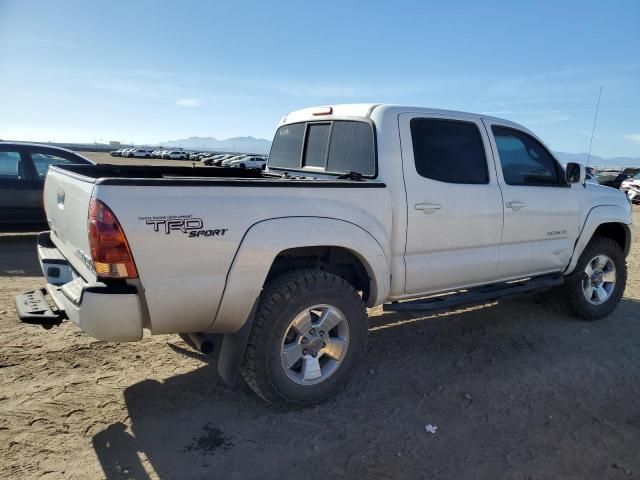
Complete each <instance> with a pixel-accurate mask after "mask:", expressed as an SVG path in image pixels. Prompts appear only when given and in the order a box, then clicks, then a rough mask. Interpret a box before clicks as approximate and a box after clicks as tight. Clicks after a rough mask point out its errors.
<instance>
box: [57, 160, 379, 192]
mask: <svg viewBox="0 0 640 480" xmlns="http://www.w3.org/2000/svg"><path fill="white" fill-rule="evenodd" d="M52 169H58V170H62V171H64V172H65V173H66V174H67V175H71V176H75V177H78V178H79V179H81V180H84V181H90V182H91V183H96V184H98V185H140V186H144V185H166V186H188V185H194V186H195V185H201V186H202V185H203V184H205V185H207V184H213V185H230V184H232V185H233V186H249V187H255V186H273V187H289V186H291V187H293V186H309V185H312V186H316V187H332V188H340V187H343V188H344V187H356V188H363V187H364V188H384V187H385V185H384V183H381V182H378V181H372V180H367V181H362V180H353V179H348V178H346V179H337V178H336V177H335V176H333V175H332V176H329V175H314V176H302V175H289V174H281V173H272V172H264V171H262V170H249V169H244V168H221V167H207V168H198V167H188V166H156V165H114V164H94V165H56V166H54V167H52Z"/></svg>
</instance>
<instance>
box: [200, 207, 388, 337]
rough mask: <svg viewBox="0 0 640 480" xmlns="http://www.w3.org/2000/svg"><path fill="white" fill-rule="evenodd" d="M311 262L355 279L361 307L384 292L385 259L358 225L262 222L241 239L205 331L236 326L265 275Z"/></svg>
mask: <svg viewBox="0 0 640 480" xmlns="http://www.w3.org/2000/svg"><path fill="white" fill-rule="evenodd" d="M312 265H313V266H316V267H317V268H319V269H325V270H327V271H330V272H332V273H335V274H337V275H339V276H344V277H345V278H346V279H347V280H349V279H351V280H352V281H355V282H358V285H354V287H356V288H360V289H361V290H362V291H363V295H366V299H365V302H366V305H367V306H374V305H377V304H380V303H382V302H383V301H384V299H386V298H387V296H388V295H389V289H390V279H391V277H390V267H389V261H388V258H387V256H386V255H385V253H384V249H383V247H382V246H381V245H380V243H379V242H378V241H377V240H376V239H375V238H374V237H373V236H372V235H371V234H370V233H369V232H368V231H366V230H365V229H363V228H362V227H360V226H358V225H356V224H354V223H351V222H348V221H345V220H341V219H335V218H327V217H285V218H275V219H269V220H263V221H261V222H258V223H256V224H254V225H253V226H252V227H251V228H250V229H249V230H248V231H247V233H246V234H245V236H244V238H243V239H242V242H241V244H240V246H239V248H238V250H237V252H236V255H235V258H234V260H233V262H232V264H231V267H230V269H229V272H228V274H227V280H226V285H225V289H224V292H223V295H222V299H221V301H220V306H219V308H218V311H217V314H216V315H215V319H214V320H213V322H212V325H211V327H210V330H211V331H214V332H233V331H236V330H238V329H239V328H241V327H242V326H243V324H244V322H245V321H246V319H247V318H248V315H249V312H250V311H251V307H252V304H253V301H254V300H255V299H256V298H258V296H259V294H260V292H261V291H262V288H263V286H264V285H265V283H266V281H267V280H268V279H269V278H272V277H273V276H274V275H277V274H280V273H284V272H286V271H290V270H295V269H296V268H309V267H310V266H312ZM341 273H342V275H340V274H341ZM365 276H366V277H367V279H365ZM367 280H368V281H367Z"/></svg>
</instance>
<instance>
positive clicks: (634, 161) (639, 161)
mask: <svg viewBox="0 0 640 480" xmlns="http://www.w3.org/2000/svg"><path fill="white" fill-rule="evenodd" d="M553 154H554V155H555V156H556V158H557V159H558V160H559V161H560V163H563V164H566V163H568V162H576V163H582V164H586V163H587V158H588V157H589V155H588V154H587V153H566V152H553ZM589 165H590V166H603V165H605V166H611V167H640V158H632V157H612V158H603V157H598V156H597V155H591V158H589Z"/></svg>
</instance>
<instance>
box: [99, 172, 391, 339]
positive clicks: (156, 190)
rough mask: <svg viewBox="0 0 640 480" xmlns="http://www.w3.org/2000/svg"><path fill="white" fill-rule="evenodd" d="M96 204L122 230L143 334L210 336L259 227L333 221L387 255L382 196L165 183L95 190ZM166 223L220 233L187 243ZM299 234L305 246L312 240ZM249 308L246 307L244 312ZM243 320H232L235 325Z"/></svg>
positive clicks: (362, 191) (370, 191)
mask: <svg viewBox="0 0 640 480" xmlns="http://www.w3.org/2000/svg"><path fill="white" fill-rule="evenodd" d="M95 196H96V197H97V198H99V199H100V200H102V201H103V202H104V203H106V204H107V205H108V206H109V207H110V208H111V209H112V210H113V211H114V213H115V215H116V216H117V218H118V220H119V221H120V223H121V225H122V226H123V229H124V231H125V234H126V236H127V240H128V241H129V245H130V247H131V250H132V253H133V257H134V260H135V263H136V266H137V268H138V273H139V276H140V282H141V284H142V287H143V290H144V296H145V299H146V303H147V307H148V312H149V318H150V324H149V325H147V326H148V327H149V328H150V329H151V330H152V332H153V333H154V334H155V333H177V332H194V331H206V330H208V329H209V327H210V326H211V324H212V322H213V319H214V318H215V314H216V312H217V309H218V306H219V304H220V299H221V297H222V294H223V291H224V288H225V283H226V280H227V274H228V272H229V269H230V267H231V264H232V262H233V260H234V256H235V254H236V251H237V250H238V247H239V246H240V244H241V242H242V239H243V237H244V235H245V233H246V232H247V231H248V230H249V228H250V227H251V226H252V225H254V224H256V223H258V222H261V221H264V220H268V219H272V218H282V217H289V216H300V217H314V216H316V217H327V218H337V219H341V220H345V221H348V222H351V223H354V224H356V225H358V226H360V227H361V228H362V229H364V230H366V231H367V232H369V233H370V234H371V235H372V236H373V237H374V238H375V239H376V240H377V241H378V242H379V243H380V245H381V246H382V248H383V250H384V251H385V255H387V256H388V255H389V250H390V247H389V238H390V231H391V202H390V197H389V192H388V190H387V189H385V188H317V187H313V186H300V187H273V186H271V187H258V186H251V185H249V186H245V187H238V186H213V185H208V186H207V185H204V184H203V186H179V184H175V185H172V184H171V182H167V183H166V184H163V185H161V186H160V185H158V186H156V185H154V186H138V185H100V184H98V185H97V186H96V189H95ZM172 218H173V219H180V218H182V219H188V220H191V222H192V223H191V225H198V224H199V222H198V220H201V222H202V230H211V231H215V230H218V231H219V232H218V233H217V234H213V235H209V236H198V237H194V236H190V235H189V234H188V233H183V232H181V231H179V230H169V231H167V230H166V228H165V225H164V224H158V220H160V221H162V219H172ZM156 224H158V225H157V228H156ZM223 231H224V233H222V232H223ZM297 233H299V232H297ZM281 234H282V235H284V236H286V235H287V234H288V232H287V231H283V232H281ZM306 234H307V235H309V237H310V238H311V239H312V238H313V235H314V232H313V231H309V232H306ZM265 241H268V240H267V239H265ZM310 244H311V245H313V243H310ZM257 258H259V257H257ZM265 261H268V260H267V259H265ZM246 281H247V282H252V281H258V280H257V279H253V278H246ZM254 300H255V299H254V298H250V299H249V298H248V299H246V301H247V302H248V303H250V304H253V301H254ZM244 320H245V319H244V318H242V319H238V322H239V324H242V323H243V322H244Z"/></svg>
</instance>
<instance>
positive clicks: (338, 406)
mask: <svg viewBox="0 0 640 480" xmlns="http://www.w3.org/2000/svg"><path fill="white" fill-rule="evenodd" d="M634 216H635V222H636V225H638V224H639V223H640V211H636V212H635V213H634ZM638 238H640V231H638V229H637V228H636V243H634V246H633V249H632V252H631V255H630V257H629V259H628V265H629V282H628V285H627V290H626V293H625V296H624V298H623V300H622V302H621V303H620V306H619V307H618V309H617V310H616V312H615V313H614V314H613V315H611V317H609V318H607V319H605V320H603V321H600V322H595V323H585V322H581V321H578V320H575V319H573V318H571V317H569V316H568V314H567V313H566V311H565V309H564V307H563V305H562V304H561V303H558V302H555V301H550V302H544V303H535V302H533V301H532V299H531V298H521V299H517V300H510V301H505V302H502V303H500V304H497V305H496V304H491V305H486V306H483V307H480V308H475V309H467V310H460V311H456V312H453V313H449V314H442V315H436V316H427V317H424V316H419V315H407V314H397V313H383V312H382V311H381V309H374V310H371V311H370V316H371V332H370V343H369V355H368V358H367V360H366V362H365V364H364V365H362V368H361V369H360V370H359V371H358V372H356V374H355V378H354V379H353V381H352V382H351V383H350V385H349V386H348V387H347V389H346V390H345V391H344V392H343V393H342V394H341V395H339V396H338V397H336V398H335V399H332V400H330V401H328V402H327V403H325V404H323V405H321V406H318V407H314V408H311V409H306V410H293V411H283V410H277V409H274V408H271V407H269V406H267V405H265V404H263V403H262V402H261V401H259V400H258V399H257V398H256V397H255V396H254V395H253V394H252V393H251V392H250V391H249V390H248V389H247V388H246V387H245V386H244V385H240V386H238V387H236V388H235V389H229V388H227V387H225V386H224V385H223V384H221V382H220V381H219V380H218V379H217V377H216V374H215V368H213V366H212V365H209V362H210V360H209V358H208V357H203V356H200V355H198V354H195V353H193V352H192V351H190V350H189V349H188V348H187V346H186V345H185V344H184V343H183V342H182V341H181V340H180V339H179V337H177V336H159V337H145V338H144V340H143V341H142V342H139V343H134V344H113V343H105V342H99V341H96V340H93V339H91V338H89V337H88V336H86V335H84V334H83V333H82V332H81V331H79V330H78V329H77V328H75V327H74V326H73V325H72V324H69V323H68V322H67V323H64V324H63V325H62V326H60V327H58V328H54V329H52V330H49V331H45V330H44V329H42V328H40V327H36V326H29V325H24V324H21V323H19V322H18V320H17V317H16V314H15V311H14V306H13V298H14V295H16V294H17V293H21V292H23V291H25V290H28V289H33V288H36V287H38V286H40V285H42V283H43V281H42V278H41V276H40V272H39V268H38V266H37V262H36V258H35V254H34V252H35V237H34V235H32V234H11V235H2V236H0V369H1V372H2V374H1V375H0V476H1V477H2V478H11V479H17V478H69V479H72V478H109V479H116V478H117V479H120V478H136V479H147V478H167V479H171V478H225V479H227V478H229V479H235V478H237V479H245V478H260V479H264V478H296V479H307V478H329V477H331V478H367V479H369V478H451V479H466V478H473V479H478V478H480V479H502V478H505V479H521V480H522V479H546V478H575V479H585V478H593V479H607V478H633V477H635V478H638V477H640V400H639V398H640V268H639V267H640V244H639V243H638ZM428 424H430V425H432V426H435V427H437V430H435V429H434V430H435V433H429V432H427V431H426V430H425V426H426V425H428Z"/></svg>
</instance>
